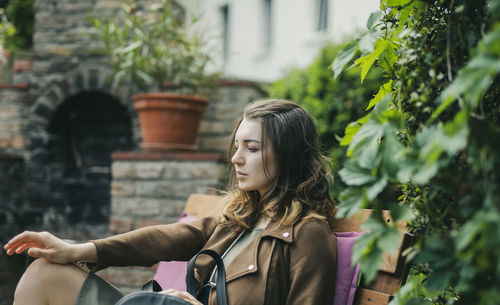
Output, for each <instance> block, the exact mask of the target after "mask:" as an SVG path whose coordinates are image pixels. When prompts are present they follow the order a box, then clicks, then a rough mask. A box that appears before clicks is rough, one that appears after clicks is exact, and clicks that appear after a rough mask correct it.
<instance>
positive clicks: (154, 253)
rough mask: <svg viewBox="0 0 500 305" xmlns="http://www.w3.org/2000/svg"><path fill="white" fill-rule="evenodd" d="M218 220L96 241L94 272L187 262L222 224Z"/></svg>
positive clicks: (143, 229) (201, 220)
mask: <svg viewBox="0 0 500 305" xmlns="http://www.w3.org/2000/svg"><path fill="white" fill-rule="evenodd" d="M219 222H220V220H219V218H218V217H207V218H202V219H199V220H196V221H193V222H190V223H173V224H168V225H157V226H150V227H144V228H140V229H137V230H134V231H130V232H127V233H123V234H119V235H115V236H111V237H108V238H104V239H99V240H94V241H92V242H93V243H94V244H95V247H96V249H97V265H96V266H93V267H92V269H93V270H100V269H103V268H106V267H109V266H152V265H154V264H156V263H157V262H159V261H170V260H177V261H187V260H189V259H190V258H191V257H193V256H194V255H195V254H196V253H197V252H198V251H200V250H201V248H203V246H204V245H205V243H206V242H207V240H208V239H209V238H210V236H211V235H212V234H213V232H214V230H215V227H216V226H217V224H219Z"/></svg>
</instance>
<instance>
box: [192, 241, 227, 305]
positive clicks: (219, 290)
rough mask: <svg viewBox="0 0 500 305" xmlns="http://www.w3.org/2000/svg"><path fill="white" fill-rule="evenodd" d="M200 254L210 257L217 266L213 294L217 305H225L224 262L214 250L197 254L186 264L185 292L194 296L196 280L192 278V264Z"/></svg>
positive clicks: (206, 250)
mask: <svg viewBox="0 0 500 305" xmlns="http://www.w3.org/2000/svg"><path fill="white" fill-rule="evenodd" d="M200 254H207V255H209V256H211V257H212V258H213V259H214V260H215V262H216V264H217V281H216V283H215V284H216V286H215V293H216V296H217V305H227V304H228V303H227V293H226V269H225V268H224V261H223V260H222V258H221V257H220V255H219V254H218V253H217V252H215V251H214V250H210V249H205V250H202V251H200V252H198V254H196V255H195V256H194V257H193V258H192V259H191V260H190V261H189V264H188V268H187V278H186V286H187V292H189V293H190V294H191V295H196V280H195V278H194V262H195V261H196V259H197V258H198V255H200Z"/></svg>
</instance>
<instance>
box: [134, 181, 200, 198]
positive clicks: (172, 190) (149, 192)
mask: <svg viewBox="0 0 500 305" xmlns="http://www.w3.org/2000/svg"><path fill="white" fill-rule="evenodd" d="M135 187H136V195H137V196H144V197H154V198H164V197H175V198H187V197H188V196H189V194H190V193H191V190H192V187H191V183H190V182H183V181H178V182H175V183H172V181H138V182H136V184H135Z"/></svg>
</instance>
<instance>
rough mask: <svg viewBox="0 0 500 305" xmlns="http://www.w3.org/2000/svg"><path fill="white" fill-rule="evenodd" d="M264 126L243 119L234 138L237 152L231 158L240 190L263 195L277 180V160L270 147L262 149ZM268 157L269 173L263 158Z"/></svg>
mask: <svg viewBox="0 0 500 305" xmlns="http://www.w3.org/2000/svg"><path fill="white" fill-rule="evenodd" d="M261 128H262V126H261V123H260V122H259V121H258V120H248V119H243V121H241V124H240V126H239V127H238V130H237V131H236V135H235V138H234V148H235V152H234V155H233V157H232V158H231V162H232V163H233V164H234V169H235V172H236V179H238V186H239V188H240V190H244V191H259V193H260V194H261V195H262V194H263V193H264V192H265V191H266V190H267V189H268V188H269V186H270V184H271V181H272V180H273V179H275V178H276V174H277V173H276V172H277V169H276V161H275V160H276V159H275V156H274V153H273V151H272V149H271V147H270V145H268V147H262V139H261V134H262V132H261V131H262V129H261ZM267 143H269V142H267ZM264 155H265V156H266V160H267V171H266V170H265V166H264V159H263V156H264Z"/></svg>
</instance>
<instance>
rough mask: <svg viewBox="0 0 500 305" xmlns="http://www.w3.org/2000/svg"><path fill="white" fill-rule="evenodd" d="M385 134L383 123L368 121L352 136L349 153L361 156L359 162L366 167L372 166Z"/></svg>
mask: <svg viewBox="0 0 500 305" xmlns="http://www.w3.org/2000/svg"><path fill="white" fill-rule="evenodd" d="M383 134H384V128H383V126H382V125H378V124H373V123H366V124H365V125H363V127H361V128H360V129H359V130H358V132H357V133H356V134H355V135H354V137H353V138H352V141H351V144H350V145H349V148H348V150H347V155H348V156H359V162H360V163H359V164H360V165H361V166H362V167H364V168H371V167H372V165H373V162H374V161H375V159H374V158H375V157H376V153H377V150H378V141H379V139H380V137H381V136H382V135H383Z"/></svg>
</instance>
